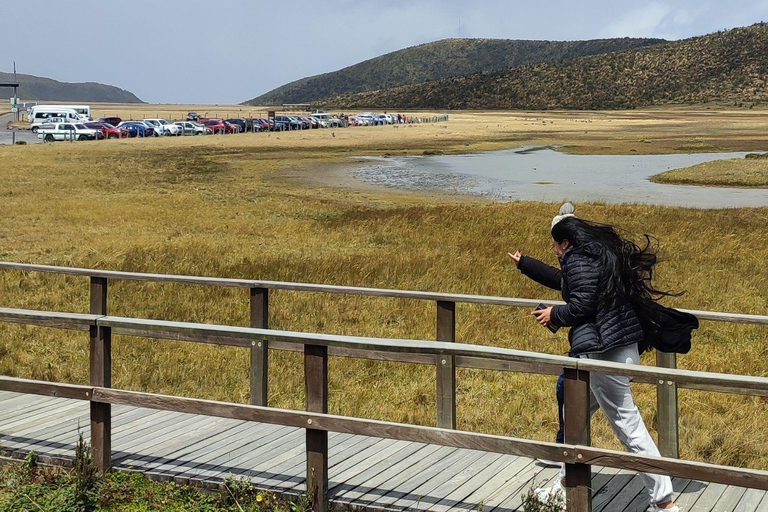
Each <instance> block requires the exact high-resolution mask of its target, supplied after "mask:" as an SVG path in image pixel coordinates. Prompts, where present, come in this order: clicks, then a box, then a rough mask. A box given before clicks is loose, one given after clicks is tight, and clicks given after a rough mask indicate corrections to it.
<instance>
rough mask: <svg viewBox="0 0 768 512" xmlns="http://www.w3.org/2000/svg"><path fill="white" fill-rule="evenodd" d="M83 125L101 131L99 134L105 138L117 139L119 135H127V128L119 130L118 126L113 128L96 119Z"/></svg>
mask: <svg viewBox="0 0 768 512" xmlns="http://www.w3.org/2000/svg"><path fill="white" fill-rule="evenodd" d="M85 126H87V127H88V128H93V129H94V130H99V131H101V134H102V135H103V136H104V137H103V138H105V139H119V138H121V137H127V136H128V131H127V130H120V129H118V128H115V127H114V126H112V125H111V124H109V123H98V122H96V121H93V122H90V123H85Z"/></svg>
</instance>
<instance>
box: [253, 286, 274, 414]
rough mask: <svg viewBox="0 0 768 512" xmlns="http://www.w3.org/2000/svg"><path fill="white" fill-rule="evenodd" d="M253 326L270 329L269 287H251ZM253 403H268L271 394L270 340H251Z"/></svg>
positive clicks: (264, 404) (265, 404)
mask: <svg viewBox="0 0 768 512" xmlns="http://www.w3.org/2000/svg"><path fill="white" fill-rule="evenodd" d="M250 296H251V300H250V306H251V327H255V328H258V329H269V289H268V288H251V289H250ZM250 384H251V385H250V387H251V392H250V402H251V405H263V406H265V407H266V406H267V405H269V404H268V401H267V400H268V395H269V391H268V390H269V341H267V340H253V341H251V368H250Z"/></svg>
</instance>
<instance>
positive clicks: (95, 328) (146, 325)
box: [0, 308, 768, 511]
mask: <svg viewBox="0 0 768 512" xmlns="http://www.w3.org/2000/svg"><path fill="white" fill-rule="evenodd" d="M0 322H14V323H21V324H27V325H38V326H45V327H54V328H61V329H74V330H80V331H88V332H89V336H90V347H91V350H90V368H91V377H90V385H89V386H81V385H73V384H63V383H52V382H41V381H34V380H27V379H18V378H12V377H5V376H0V389H2V390H6V391H13V392H17V393H29V394H38V395H46V396H56V397H61V398H71V399H79V400H86V401H89V402H90V404H91V443H92V448H93V452H94V460H95V462H96V464H97V466H98V467H99V469H100V470H101V471H106V470H108V469H109V468H110V465H111V424H110V422H111V406H112V405H113V404H124V405H130V406H134V407H145V408H152V409H160V410H167V411H176V412H185V413H193V414H203V415H209V416H218V417H224V418H234V419H240V420H248V421H258V422H263V423H272V424H280V425H286V426H293V427H300V428H304V429H306V452H307V453H306V454H307V473H306V474H307V491H308V493H309V494H310V495H311V496H312V497H313V507H314V510H317V511H321V510H327V508H328V432H343V433H349V434H356V435H365V436H373V437H380V438H388V439H397V440H405V441H413V442H420V443H432V444H438V445H443V446H452V447H458V448H467V449H473V450H483V451H488V452H495V453H503V454H512V455H518V456H524V457H534V458H545V459H551V460H556V461H560V462H563V463H565V471H566V482H565V484H566V496H567V503H568V510H570V511H589V510H591V496H590V483H591V482H590V479H591V468H590V466H591V465H599V466H607V467H612V468H618V469H628V470H634V471H644V472H651V473H661V474H667V475H670V476H677V477H682V478H690V479H697V480H704V481H709V482H716V483H721V484H726V485H736V486H741V487H751V488H756V489H763V490H768V471H761V470H754V469H744V468H735V467H729V466H722V465H715V464H707V463H701V462H694V461H685V460H678V459H673V458H667V457H650V456H644V455H636V454H631V453H626V452H618V451H613V450H605V449H598V448H592V447H591V446H590V444H591V440H590V417H589V379H590V374H591V372H600V373H610V374H615V375H624V376H628V377H631V378H632V379H633V380H634V381H636V382H657V381H662V382H674V383H676V384H677V385H679V386H685V387H696V386H703V387H704V388H705V389H713V390H717V391H720V392H727V393H735V394H753V395H761V396H768V378H764V377H750V376H742V375H728V374H720V373H707V372H695V371H687V370H677V369H665V368H661V369H660V368H649V367H643V366H639V365H626V364H619V363H610V362H605V361H597V360H591V359H575V358H569V357H562V356H554V355H549V354H540V353H535V352H524V351H519V350H512V349H503V348H498V347H492V346H477V345H467V344H462V343H455V342H434V341H424V340H398V339H382V338H364V337H354V336H338V335H328V334H312V333H301V332H290V331H278V330H269V329H261V328H248V327H232V326H223V325H211V324H195V323H185V322H168V321H161V320H144V319H135V318H123V317H113V316H108V315H97V314H75V313H55V312H44V311H30V310H21V309H8V308H0ZM112 335H126V336H138V337H149V338H155V339H163V340H164V339H170V340H181V341H190V342H198V343H211V344H217V345H228V346H233V347H243V348H248V349H251V348H252V347H253V346H254V344H255V343H258V342H259V341H261V342H267V343H282V344H286V345H290V346H293V347H296V348H298V349H299V350H303V351H304V367H305V386H306V391H307V393H306V409H307V411H306V412H301V411H290V410H283V409H276V408H269V407H264V406H255V405H240V404H231V403H224V402H216V401H210V400H200V399H193V398H185V397H174V396H165V395H158V394H150V393H140V392H135V391H125V390H117V389H111V387H110V380H111V379H110V373H111V372H110V368H111V339H112ZM334 349H335V350H342V351H357V352H356V353H358V354H365V353H386V354H391V355H393V356H400V355H404V354H411V355H418V356H423V357H424V356H426V357H431V358H437V359H438V360H443V359H445V358H447V357H450V358H453V359H454V360H461V359H462V358H463V361H465V363H466V365H467V366H468V367H472V368H505V367H506V368H505V369H509V368H514V369H515V371H517V369H522V370H523V371H528V372H532V373H543V374H555V373H559V372H560V371H561V370H564V371H565V415H566V423H565V424H566V431H565V441H566V442H565V444H556V443H547V442H539V441H531V440H526V439H518V438H511V437H503V436H494V435H487V434H479V433H473V432H463V431H457V430H453V429H446V428H439V427H437V428H435V427H422V426H414V425H405V424H400V423H390V422H383V421H374V420H367V419H362V418H351V417H343V416H335V415H329V414H327V411H328V354H329V352H331V351H332V350H334Z"/></svg>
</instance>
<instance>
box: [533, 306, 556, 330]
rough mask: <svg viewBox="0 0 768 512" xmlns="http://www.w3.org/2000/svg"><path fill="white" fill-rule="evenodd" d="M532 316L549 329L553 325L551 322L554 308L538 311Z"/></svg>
mask: <svg viewBox="0 0 768 512" xmlns="http://www.w3.org/2000/svg"><path fill="white" fill-rule="evenodd" d="M531 314H532V315H534V316H535V317H536V320H538V321H539V323H540V324H541V325H543V326H544V327H548V326H550V325H552V320H551V316H552V308H551V307H549V308H544V309H536V310H534V311H533V313H531Z"/></svg>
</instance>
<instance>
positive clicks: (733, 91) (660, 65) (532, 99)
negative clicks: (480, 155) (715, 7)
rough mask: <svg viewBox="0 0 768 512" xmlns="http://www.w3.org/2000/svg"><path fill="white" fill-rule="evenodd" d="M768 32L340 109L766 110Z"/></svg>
mask: <svg viewBox="0 0 768 512" xmlns="http://www.w3.org/2000/svg"><path fill="white" fill-rule="evenodd" d="M767 56H768V25H766V24H765V23H758V24H755V25H751V26H749V27H739V28H734V29H730V30H724V31H719V32H715V33H712V34H707V35H704V36H696V37H692V38H688V39H682V40H679V41H667V42H664V43H660V44H656V45H652V46H645V47H642V48H635V49H626V50H621V51H618V52H611V53H605V54H601V55H592V56H585V57H578V58H573V59H568V60H564V61H559V62H546V63H539V64H529V65H524V66H520V67H517V68H512V69H509V70H506V71H501V72H493V73H475V74H470V75H463V76H460V77H451V78H446V79H441V80H434V81H430V82H424V83H421V84H414V85H408V86H401V87H396V88H390V89H380V90H378V91H371V92H365V93H359V94H354V95H351V94H347V95H340V96H337V97H335V98H332V99H330V100H328V101H326V102H325V103H324V106H327V107H339V108H390V109H391V108H403V109H405V108H411V109H413V108H430V109H431V108H436V109H532V110H547V109H559V108H562V109H619V108H622V109H623V108H636V107H641V106H651V105H664V104H705V103H711V102H715V103H717V102H720V103H731V104H733V105H735V106H739V105H740V104H741V105H743V104H745V103H748V104H759V103H768V88H766V79H765V77H766V76H768V57H767Z"/></svg>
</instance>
